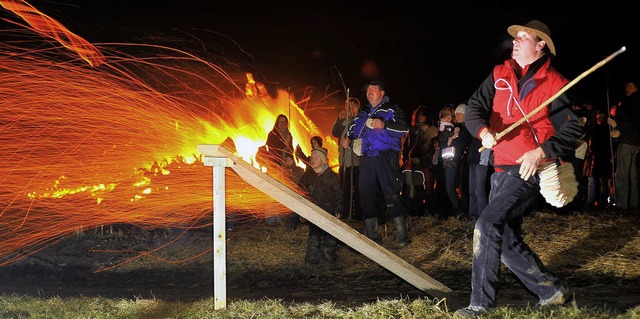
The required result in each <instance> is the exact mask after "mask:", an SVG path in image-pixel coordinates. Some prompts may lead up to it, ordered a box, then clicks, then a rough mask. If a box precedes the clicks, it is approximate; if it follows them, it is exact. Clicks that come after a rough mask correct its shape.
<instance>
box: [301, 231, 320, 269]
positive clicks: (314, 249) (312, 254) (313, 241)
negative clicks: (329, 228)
mask: <svg viewBox="0 0 640 319" xmlns="http://www.w3.org/2000/svg"><path fill="white" fill-rule="evenodd" d="M320 258H321V257H320V236H318V235H309V237H308V238H307V254H306V256H305V257H304V261H305V262H306V263H307V264H309V265H317V264H319V263H320V260H321V259H320Z"/></svg>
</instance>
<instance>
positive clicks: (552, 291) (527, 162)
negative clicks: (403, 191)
mask: <svg viewBox="0 0 640 319" xmlns="http://www.w3.org/2000/svg"><path fill="white" fill-rule="evenodd" d="M507 32H508V33H509V34H510V35H511V36H513V37H514V39H513V48H512V51H511V58H510V59H507V60H506V61H505V62H504V63H503V64H501V65H497V66H495V67H494V68H493V71H492V72H491V74H490V75H489V76H488V77H487V78H486V79H485V81H484V82H483V83H482V84H481V85H480V87H479V88H478V90H477V91H476V92H475V93H474V94H473V95H472V96H471V98H470V99H469V101H468V105H467V109H466V114H465V116H466V118H465V123H466V125H467V129H468V130H469V132H471V133H472V134H474V135H475V136H477V137H478V138H479V139H480V140H481V141H482V145H483V147H484V148H488V149H492V150H493V155H494V169H495V172H494V173H493V174H492V176H491V190H490V193H489V202H488V204H487V206H485V208H484V210H483V211H482V213H481V214H480V216H479V217H478V220H477V221H476V224H475V228H474V236H473V262H472V276H471V300H470V303H469V306H468V307H465V308H462V309H458V310H457V311H456V312H455V314H454V317H457V318H471V317H477V316H480V315H483V314H486V313H488V312H490V311H492V310H493V309H494V308H495V307H496V297H497V292H498V288H499V278H500V275H499V270H500V263H501V262H502V263H504V264H505V266H507V268H509V270H510V271H511V272H512V273H513V274H514V275H515V276H516V277H518V279H519V280H520V281H521V282H522V284H524V286H525V287H526V288H527V289H528V290H529V291H530V292H532V293H533V294H535V296H536V297H537V298H538V300H539V301H538V303H537V306H539V307H546V306H554V305H563V304H565V303H567V302H568V301H569V300H570V299H571V293H570V292H569V289H568V288H567V286H566V285H565V284H564V283H563V282H562V280H561V279H560V278H559V277H557V276H556V275H555V274H553V273H552V272H550V271H548V270H547V269H545V267H544V265H543V263H542V261H541V260H540V258H539V257H538V255H537V254H536V253H535V252H534V251H533V250H532V249H531V248H530V247H529V246H528V245H527V244H526V243H525V242H524V239H523V235H522V222H523V217H524V215H525V214H526V213H528V212H530V211H531V209H532V208H533V207H534V204H535V201H536V199H538V198H539V196H538V195H539V192H540V177H539V175H538V174H536V171H537V170H538V167H539V166H540V165H541V164H543V163H547V162H550V161H557V160H558V159H559V158H560V157H561V156H563V155H565V154H568V153H570V152H574V151H575V149H574V147H575V145H576V143H577V140H578V139H579V138H580V136H581V135H582V133H583V132H582V128H581V126H580V125H579V123H578V118H577V117H576V115H575V114H574V113H573V112H572V111H571V105H572V103H571V101H570V99H569V97H568V96H567V94H564V93H562V94H560V95H559V96H558V97H557V98H555V99H554V100H553V101H552V102H550V104H549V106H548V107H544V108H538V106H539V105H542V104H543V103H545V101H548V99H549V98H551V97H552V96H554V94H555V93H558V92H560V91H561V89H562V88H563V87H564V86H565V85H566V84H567V83H568V81H567V80H566V79H565V77H564V76H562V75H561V74H560V73H559V72H558V71H557V70H556V69H554V68H553V67H552V66H551V59H552V58H554V57H555V55H556V47H555V45H554V43H553V41H552V40H551V32H550V30H549V28H548V27H547V25H546V24H544V23H542V22H540V21H538V20H533V21H530V22H528V23H527V24H525V25H512V26H510V27H509V28H508V29H507ZM533 112H537V113H536V114H529V113H533ZM527 115H529V116H530V117H529V118H526V121H527V123H523V124H522V125H519V126H517V127H515V128H514V129H512V130H511V131H510V132H508V133H506V135H504V136H502V138H501V140H500V142H499V143H498V139H499V138H497V137H496V136H497V134H496V133H497V132H502V131H503V130H505V128H507V127H509V126H510V125H511V124H513V123H515V122H517V121H518V120H521V119H523V118H525V117H526V116H527ZM473 151H476V152H477V151H478V150H473Z"/></svg>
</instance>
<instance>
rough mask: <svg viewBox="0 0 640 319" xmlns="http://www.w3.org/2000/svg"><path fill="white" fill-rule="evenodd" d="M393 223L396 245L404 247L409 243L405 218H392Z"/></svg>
mask: <svg viewBox="0 0 640 319" xmlns="http://www.w3.org/2000/svg"><path fill="white" fill-rule="evenodd" d="M393 224H394V225H395V226H396V238H397V240H398V245H400V247H404V246H406V245H409V237H408V236H407V218H406V217H404V216H398V217H394V218H393Z"/></svg>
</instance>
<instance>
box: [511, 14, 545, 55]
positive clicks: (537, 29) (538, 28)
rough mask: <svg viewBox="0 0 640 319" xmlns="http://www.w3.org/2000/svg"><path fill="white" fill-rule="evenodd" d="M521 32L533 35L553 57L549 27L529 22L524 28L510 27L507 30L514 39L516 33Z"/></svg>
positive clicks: (518, 26)
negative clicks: (538, 38)
mask: <svg viewBox="0 0 640 319" xmlns="http://www.w3.org/2000/svg"><path fill="white" fill-rule="evenodd" d="M521 30H527V31H531V32H533V33H535V34H536V35H537V36H538V37H540V39H542V40H543V41H544V42H545V43H546V44H547V46H548V47H549V51H551V54H553V55H554V56H555V55H556V46H555V45H553V41H551V30H549V27H548V26H547V25H546V24H544V23H542V22H540V21H538V20H531V21H529V22H527V24H525V25H524V26H522V25H512V26H510V27H509V28H507V32H508V33H509V34H510V35H511V36H512V37H514V38H515V37H517V36H518V31H521Z"/></svg>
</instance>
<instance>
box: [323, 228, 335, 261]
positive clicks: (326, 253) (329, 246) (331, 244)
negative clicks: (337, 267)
mask: <svg viewBox="0 0 640 319" xmlns="http://www.w3.org/2000/svg"><path fill="white" fill-rule="evenodd" d="M337 247H338V240H337V239H335V237H333V236H331V235H329V234H324V235H323V236H322V256H323V257H324V259H325V260H326V261H327V262H328V263H330V264H333V263H335V262H336V259H338V255H336V248H337Z"/></svg>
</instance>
